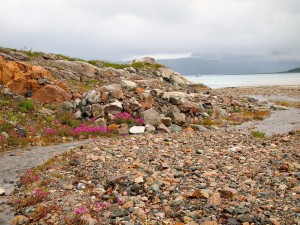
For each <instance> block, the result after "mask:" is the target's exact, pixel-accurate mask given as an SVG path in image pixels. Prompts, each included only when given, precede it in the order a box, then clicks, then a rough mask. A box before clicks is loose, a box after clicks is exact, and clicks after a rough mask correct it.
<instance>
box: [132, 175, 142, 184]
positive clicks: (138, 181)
mask: <svg viewBox="0 0 300 225" xmlns="http://www.w3.org/2000/svg"><path fill="white" fill-rule="evenodd" d="M134 182H135V183H143V182H144V178H143V177H142V176H140V177H137V178H135V179H134Z"/></svg>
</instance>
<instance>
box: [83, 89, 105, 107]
mask: <svg viewBox="0 0 300 225" xmlns="http://www.w3.org/2000/svg"><path fill="white" fill-rule="evenodd" d="M83 98H84V99H86V101H87V103H88V104H95V103H98V102H101V93H100V92H98V91H96V90H91V91H89V92H87V93H86V94H84V96H83Z"/></svg>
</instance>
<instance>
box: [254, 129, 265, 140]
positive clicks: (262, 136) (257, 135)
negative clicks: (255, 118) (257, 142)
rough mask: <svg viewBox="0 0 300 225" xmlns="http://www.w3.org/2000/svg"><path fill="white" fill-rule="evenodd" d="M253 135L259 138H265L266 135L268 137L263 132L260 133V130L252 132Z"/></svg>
mask: <svg viewBox="0 0 300 225" xmlns="http://www.w3.org/2000/svg"><path fill="white" fill-rule="evenodd" d="M251 134H252V136H253V137H258V138H264V137H265V135H266V134H265V133H264V132H261V131H258V130H254V131H252V132H251Z"/></svg>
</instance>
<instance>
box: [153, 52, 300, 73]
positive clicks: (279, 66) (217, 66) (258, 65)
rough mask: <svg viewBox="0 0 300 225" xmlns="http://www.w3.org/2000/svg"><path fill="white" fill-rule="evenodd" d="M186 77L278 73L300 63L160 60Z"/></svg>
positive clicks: (239, 59)
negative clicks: (195, 75)
mask: <svg viewBox="0 0 300 225" xmlns="http://www.w3.org/2000/svg"><path fill="white" fill-rule="evenodd" d="M158 61H159V62H160V63H162V64H164V65H166V66H168V67H169V68H171V69H173V70H175V71H178V72H180V73H182V74H185V75H193V74H252V73H277V72H278V71H288V70H289V69H290V68H295V67H298V66H299V64H300V62H299V61H268V60H263V59H259V58H257V57H251V56H249V57H248V56H236V57H232V56H228V57H227V56H226V57H222V58H220V59H204V58H192V57H191V58H180V59H164V60H158Z"/></svg>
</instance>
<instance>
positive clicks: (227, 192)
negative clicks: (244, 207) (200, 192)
mask: <svg viewBox="0 0 300 225" xmlns="http://www.w3.org/2000/svg"><path fill="white" fill-rule="evenodd" d="M219 192H220V194H221V197H222V198H227V199H230V198H232V197H233V196H234V195H235V194H236V193H237V190H236V189H233V188H230V187H226V188H223V189H222V190H220V191H219Z"/></svg>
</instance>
